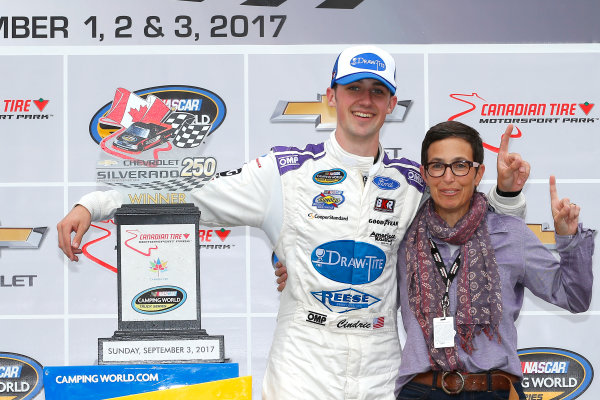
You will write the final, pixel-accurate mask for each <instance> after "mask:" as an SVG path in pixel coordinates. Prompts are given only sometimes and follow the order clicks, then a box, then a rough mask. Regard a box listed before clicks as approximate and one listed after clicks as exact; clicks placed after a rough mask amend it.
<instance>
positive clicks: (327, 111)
mask: <svg viewBox="0 0 600 400" xmlns="http://www.w3.org/2000/svg"><path fill="white" fill-rule="evenodd" d="M411 104H412V100H401V101H399V102H398V106H397V107H396V108H395V109H394V112H393V113H391V114H389V115H388V116H387V117H386V118H385V120H386V121H387V122H402V121H404V117H405V116H406V113H407V112H408V109H409V108H410V106H411ZM271 122H312V123H314V124H315V128H316V129H317V130H318V131H330V130H334V129H335V126H336V122H337V118H336V115H335V107H330V106H329V105H328V104H327V96H324V95H321V94H319V95H317V101H303V102H299V101H284V100H281V101H279V103H277V106H276V107H275V111H274V112H273V115H271Z"/></svg>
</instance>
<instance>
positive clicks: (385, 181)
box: [373, 176, 400, 190]
mask: <svg viewBox="0 0 600 400" xmlns="http://www.w3.org/2000/svg"><path fill="white" fill-rule="evenodd" d="M373 183H374V184H375V186H377V187H378V188H379V189H383V190H394V189H398V188H399V187H400V182H398V181H397V180H394V179H392V178H388V177H387V176H376V177H375V178H373Z"/></svg>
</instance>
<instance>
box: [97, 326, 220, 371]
mask: <svg viewBox="0 0 600 400" xmlns="http://www.w3.org/2000/svg"><path fill="white" fill-rule="evenodd" d="M228 361H229V360H228V359H226V358H225V342H224V337H223V335H214V336H212V335H207V334H206V332H205V331H204V330H200V331H197V330H195V331H188V332H186V331H181V330H177V331H169V332H165V331H160V332H149V331H146V332H135V334H134V333H133V332H123V331H117V332H115V334H114V335H113V337H112V338H99V339H98V365H107V364H183V363H224V362H228Z"/></svg>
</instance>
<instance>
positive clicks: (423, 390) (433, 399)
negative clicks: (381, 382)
mask: <svg viewBox="0 0 600 400" xmlns="http://www.w3.org/2000/svg"><path fill="white" fill-rule="evenodd" d="M514 387H515V390H516V391H517V394H518V395H519V399H521V400H525V399H526V397H525V393H524V392H523V386H521V383H519V382H517V383H514ZM508 393H509V392H508V390H492V391H485V392H466V391H463V392H460V393H459V394H446V393H445V392H444V391H443V390H442V389H439V388H435V387H432V386H428V385H422V384H420V383H413V382H408V383H407V384H406V385H404V386H403V387H402V390H401V391H400V393H399V394H398V397H397V398H396V400H506V399H508Z"/></svg>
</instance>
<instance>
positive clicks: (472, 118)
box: [448, 92, 600, 153]
mask: <svg viewBox="0 0 600 400" xmlns="http://www.w3.org/2000/svg"><path fill="white" fill-rule="evenodd" d="M449 96H450V98H451V99H452V100H454V101H455V102H454V104H453V107H456V110H461V111H459V112H457V113H455V114H453V115H451V116H450V117H449V118H448V121H453V120H460V122H464V123H466V124H467V125H471V126H476V124H479V125H480V126H482V128H484V127H486V126H488V125H489V126H491V127H492V129H494V130H499V131H501V132H504V128H505V127H506V126H507V125H508V124H513V125H514V130H513V133H512V134H511V136H510V137H511V138H520V137H522V136H523V131H526V130H527V127H528V126H531V125H545V126H548V125H550V126H551V125H567V126H565V128H569V127H571V126H572V125H573V124H578V125H582V124H597V123H598V120H599V119H600V118H599V117H597V116H594V106H595V103H594V102H592V101H590V100H589V99H582V101H578V102H573V101H568V100H562V99H556V100H555V99H552V100H551V101H548V102H539V103H532V102H526V101H519V99H515V100H512V99H511V100H501V101H498V100H491V99H489V98H487V97H485V98H484V97H483V96H481V95H480V94H479V93H476V92H475V93H452V94H450V95H449ZM499 127H500V128H499ZM484 139H485V138H484ZM494 140H495V142H491V141H488V142H485V141H484V143H483V147H485V148H486V149H488V150H490V151H492V152H494V153H498V151H499V146H500V135H499V134H498V135H497V137H495V139H494Z"/></svg>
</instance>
